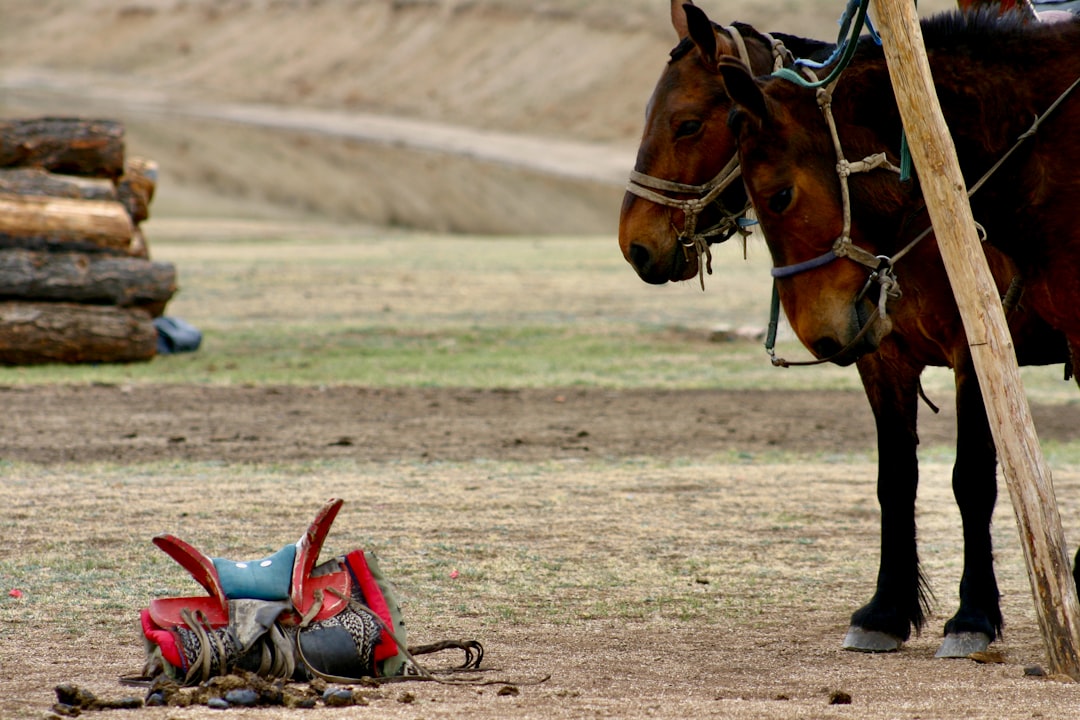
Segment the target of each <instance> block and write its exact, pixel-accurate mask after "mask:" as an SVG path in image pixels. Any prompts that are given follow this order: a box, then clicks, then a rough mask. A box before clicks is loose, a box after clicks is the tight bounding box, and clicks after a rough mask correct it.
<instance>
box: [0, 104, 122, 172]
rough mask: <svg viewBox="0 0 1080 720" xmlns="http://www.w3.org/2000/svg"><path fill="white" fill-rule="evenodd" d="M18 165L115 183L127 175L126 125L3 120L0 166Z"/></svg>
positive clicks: (53, 119) (0, 126)
mask: <svg viewBox="0 0 1080 720" xmlns="http://www.w3.org/2000/svg"><path fill="white" fill-rule="evenodd" d="M16 166H23V167H40V168H44V169H45V170H49V171H52V172H57V173H66V174H68V175H84V176H90V177H106V178H109V179H112V180H115V179H116V178H118V177H120V175H122V174H123V172H124V126H123V125H122V124H121V123H119V122H116V121H115V120H83V119H80V118H48V117H46V118H35V119H28V120H6V121H2V122H0V167H16Z"/></svg>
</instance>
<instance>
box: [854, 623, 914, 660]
mask: <svg viewBox="0 0 1080 720" xmlns="http://www.w3.org/2000/svg"><path fill="white" fill-rule="evenodd" d="M903 644H904V641H903V640H901V639H900V638H898V637H896V636H895V635H889V634H888V633H883V632H878V631H877V630H863V629H862V628H860V627H855V626H854V625H852V626H851V627H849V628H848V631H847V636H846V637H845V638H844V649H845V650H853V651H855V652H865V653H885V652H896V651H897V650H899V649H900V646H901V645H903Z"/></svg>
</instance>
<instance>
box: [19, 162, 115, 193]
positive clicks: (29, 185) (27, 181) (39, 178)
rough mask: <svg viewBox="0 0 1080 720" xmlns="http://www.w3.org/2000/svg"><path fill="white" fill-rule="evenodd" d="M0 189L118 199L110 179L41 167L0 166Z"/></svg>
mask: <svg viewBox="0 0 1080 720" xmlns="http://www.w3.org/2000/svg"><path fill="white" fill-rule="evenodd" d="M0 193H8V194H10V195H47V196H49V197H61V198H71V199H73V200H118V199H119V197H118V195H117V188H116V185H114V184H113V182H112V181H111V180H103V179H100V178H82V177H77V176H75V175H58V174H56V173H51V172H48V171H46V170H42V169H41V168H5V169H0Z"/></svg>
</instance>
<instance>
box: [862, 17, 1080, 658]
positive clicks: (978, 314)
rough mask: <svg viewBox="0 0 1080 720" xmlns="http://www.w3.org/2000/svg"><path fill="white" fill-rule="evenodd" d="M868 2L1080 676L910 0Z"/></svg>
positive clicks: (1071, 598)
mask: <svg viewBox="0 0 1080 720" xmlns="http://www.w3.org/2000/svg"><path fill="white" fill-rule="evenodd" d="M871 9H872V11H873V14H874V25H875V27H876V28H877V30H878V32H879V33H880V35H881V40H882V45H883V47H884V50H885V59H886V62H887V63H888V67H889V76H890V78H891V79H892V86H893V91H894V92H895V94H896V101H897V104H898V105H899V107H900V116H901V118H902V120H903V123H904V132H905V133H907V138H908V145H909V146H910V148H911V156H912V160H913V161H914V163H915V167H916V168H917V169H918V172H919V182H920V184H921V186H922V191H923V196H924V197H925V200H926V207H927V210H928V211H929V213H930V219H931V221H932V222H933V224H934V232H935V234H936V235H937V241H938V245H939V246H940V248H941V257H942V260H944V262H945V270H946V272H947V273H948V276H949V282H950V283H951V284H952V288H953V295H954V296H955V297H956V303H957V305H958V306H959V308H960V315H961V317H962V319H963V322H964V330H965V331H966V332H967V338H968V344H969V345H970V346H971V354H972V358H973V360H974V363H975V371H976V372H977V373H978V376H979V385H980V387H981V388H982V395H983V400H984V402H985V404H986V414H987V416H988V418H989V420H990V427H991V430H992V431H993V435H994V442H995V444H996V445H997V451H998V458H999V460H1000V462H1001V467H1002V470H1003V471H1004V474H1005V479H1006V481H1007V483H1008V486H1009V494H1010V496H1011V497H1012V502H1013V508H1014V510H1015V512H1016V523H1017V526H1018V527H1019V529H1020V539H1021V545H1023V547H1024V558H1025V560H1026V561H1027V566H1028V576H1029V578H1030V580H1031V589H1032V592H1033V594H1034V596H1035V609H1036V613H1037V614H1038V618H1039V626H1040V628H1041V630H1042V635H1043V640H1044V642H1045V643H1046V649H1047V654H1048V655H1049V661H1050V666H1051V669H1052V671H1053V672H1055V673H1064V674H1066V675H1069V676H1071V677H1073V678H1074V679H1080V651H1078V648H1080V606H1078V603H1077V594H1076V587H1075V585H1074V583H1073V579H1072V574H1071V573H1070V570H1069V558H1068V554H1067V553H1066V551H1065V541H1064V535H1063V533H1062V530H1061V518H1060V516H1059V515H1058V511H1057V504H1056V502H1055V499H1054V489H1053V483H1052V481H1051V478H1050V470H1049V468H1048V467H1047V466H1046V462H1045V460H1044V459H1043V456H1042V450H1041V448H1040V447H1039V441H1038V438H1037V437H1036V435H1035V430H1034V425H1033V423H1032V419H1031V409H1030V408H1029V407H1028V402H1027V397H1026V396H1025V395H1024V390H1023V384H1022V382H1021V379H1020V370H1019V368H1018V366H1017V363H1016V355H1015V351H1014V350H1013V344H1012V337H1011V336H1010V334H1009V328H1008V326H1007V325H1006V323H1005V314H1004V312H1003V311H1002V309H1001V301H1000V298H999V297H998V292H997V288H996V286H995V285H994V281H993V278H992V276H991V275H990V270H989V268H988V267H987V265H986V258H985V256H984V255H983V251H982V248H981V247H980V245H979V238H978V234H977V233H976V231H975V222H974V218H973V217H972V214H971V206H970V204H969V203H968V199H967V193H966V189H965V186H964V178H963V176H962V175H961V172H960V164H959V162H958V161H957V158H956V148H955V147H954V145H953V142H952V138H951V136H950V134H949V128H948V127H947V126H946V125H945V120H944V118H943V117H942V114H941V105H940V104H939V103H938V99H937V93H936V91H935V90H934V84H933V78H932V77H931V74H930V63H929V61H928V60H927V57H926V50H925V47H924V46H923V39H922V29H921V27H920V26H919V18H918V15H917V14H916V12H915V4H914V2H913V1H912V0H874V1H873V4H872V6H871Z"/></svg>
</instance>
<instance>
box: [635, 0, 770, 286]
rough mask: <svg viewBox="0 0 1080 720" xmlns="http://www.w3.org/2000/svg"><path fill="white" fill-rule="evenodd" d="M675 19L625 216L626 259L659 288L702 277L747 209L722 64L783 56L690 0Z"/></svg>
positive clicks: (760, 65) (678, 0)
mask: <svg viewBox="0 0 1080 720" xmlns="http://www.w3.org/2000/svg"><path fill="white" fill-rule="evenodd" d="M671 18H672V25H673V26H674V28H675V31H676V33H677V34H678V37H679V44H678V45H677V46H676V47H675V49H674V50H672V51H671V59H670V61H669V62H668V65H667V67H666V68H665V69H664V72H663V74H662V75H661V76H660V80H659V81H658V82H657V84H656V88H655V90H654V91H653V95H652V98H651V99H650V100H649V104H648V106H647V109H646V118H645V130H644V133H643V135H642V140H641V146H640V148H639V150H638V155H637V162H636V164H635V166H634V173H633V174H632V175H631V181H630V184H629V186H628V191H627V193H626V196H625V198H624V199H623V205H622V212H621V215H620V218H619V246H620V247H621V249H622V252H623V256H624V257H625V258H626V259H627V261H628V262H629V263H630V264H631V265H632V266H633V267H634V269H635V270H636V271H637V273H638V275H640V276H641V278H642V279H643V280H645V281H646V282H649V283H654V284H663V283H665V282H668V281H669V280H670V281H678V280H688V279H690V278H693V277H694V276H695V275H696V274H698V272H699V262H700V260H699V252H700V251H702V250H706V249H707V245H708V243H712V242H721V241H723V240H726V239H727V238H729V237H730V236H731V235H732V234H733V233H734V232H735V231H736V228H737V225H736V220H737V218H739V217H741V216H742V215H743V213H745V211H746V210H747V209H748V207H749V206H748V203H747V200H746V194H745V191H744V190H743V188H742V184H741V183H739V182H738V165H737V160H736V148H735V143H734V138H733V137H732V135H731V133H730V132H729V131H728V128H727V115H728V111H729V110H730V109H731V102H730V100H729V99H728V97H727V93H726V91H725V89H724V82H723V79H722V78H721V76H720V73H719V72H718V70H717V67H718V63H719V60H720V59H721V58H724V57H727V56H734V57H741V58H743V59H744V60H745V61H746V62H748V63H749V64H750V65H751V66H752V67H753V68H754V69H755V70H757V71H760V72H762V73H765V72H771V71H772V69H773V67H774V54H778V53H781V52H784V53H786V51H785V50H783V45H782V44H780V43H778V42H776V41H774V40H773V39H772V38H771V37H770V36H767V35H763V34H760V33H757V32H756V31H754V30H753V29H752V28H749V26H745V25H740V26H739V29H736V27H734V26H733V27H730V28H721V27H720V26H718V25H715V24H714V23H713V22H712V21H710V20H709V18H708V17H706V15H705V13H704V12H703V11H702V10H700V9H699V8H697V7H695V6H694V5H693V3H692V2H686V1H685V0H673V1H672V3H671ZM777 56H778V55H777ZM695 236H696V237H695ZM695 250H696V251H697V252H696V251H695Z"/></svg>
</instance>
